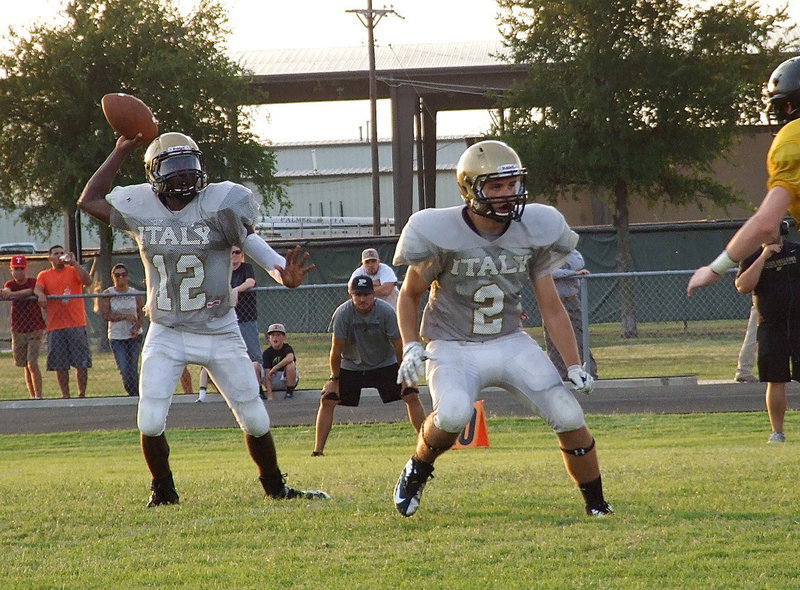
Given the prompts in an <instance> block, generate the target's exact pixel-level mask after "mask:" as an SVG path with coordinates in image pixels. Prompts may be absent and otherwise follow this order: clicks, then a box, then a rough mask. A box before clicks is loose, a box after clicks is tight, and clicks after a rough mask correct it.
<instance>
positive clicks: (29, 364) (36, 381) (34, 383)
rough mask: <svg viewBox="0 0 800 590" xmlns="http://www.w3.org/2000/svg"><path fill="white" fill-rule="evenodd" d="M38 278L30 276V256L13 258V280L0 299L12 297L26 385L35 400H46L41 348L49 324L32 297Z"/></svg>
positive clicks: (16, 349)
mask: <svg viewBox="0 0 800 590" xmlns="http://www.w3.org/2000/svg"><path fill="white" fill-rule="evenodd" d="M35 287H36V279H34V278H33V277H29V276H28V259H27V258H25V257H24V256H12V257H11V280H10V281H8V282H7V283H6V284H5V286H4V287H3V289H2V290H0V298H2V299H10V300H11V349H12V350H13V354H14V364H15V365H16V366H18V367H22V370H23V373H24V377H25V386H26V387H27V388H28V394H29V395H30V397H31V399H42V371H41V370H40V369H39V351H41V349H42V337H43V336H44V329H45V323H44V318H43V317H42V310H41V308H40V307H39V304H38V302H37V301H36V300H35V299H33V298H32V295H33V292H34V289H35Z"/></svg>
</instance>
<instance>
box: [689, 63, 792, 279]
mask: <svg viewBox="0 0 800 590" xmlns="http://www.w3.org/2000/svg"><path fill="white" fill-rule="evenodd" d="M765 96H766V100H767V117H768V118H769V119H770V122H772V120H773V119H774V120H775V121H776V122H777V123H778V124H779V125H782V128H781V129H780V131H778V133H777V134H776V135H775V139H773V140H772V145H771V146H770V148H769V152H767V173H768V174H769V179H768V180H767V194H766V196H765V197H764V200H763V201H761V205H759V207H758V210H757V211H756V212H755V213H754V214H753V215H752V216H751V217H750V219H748V220H747V221H746V222H745V224H744V225H743V226H742V227H741V228H739V230H738V231H737V232H736V233H735V234H734V235H733V237H732V238H731V239H730V241H729V242H728V245H727V246H726V247H725V249H724V250H723V251H722V253H721V254H720V255H719V256H717V258H716V259H715V260H714V261H713V262H712V263H711V264H709V265H708V266H701V267H700V268H698V269H697V270H696V271H695V272H694V274H693V275H692V278H691V279H690V280H689V285H688V287H687V293H688V294H689V295H692V293H694V292H695V291H696V290H697V289H699V288H701V287H707V286H708V285H711V284H713V283H716V282H717V281H718V280H719V279H720V277H722V275H724V274H725V273H727V272H728V271H729V270H730V269H732V268H734V267H736V266H738V265H739V261H741V260H744V259H745V258H747V257H748V256H750V255H751V254H752V253H753V252H755V251H756V250H758V249H759V247H760V246H761V245H762V244H772V243H774V242H776V241H777V240H778V233H779V227H780V223H781V221H782V220H783V218H784V217H785V216H786V214H787V213H789V214H790V215H791V216H792V217H794V218H795V220H797V221H798V222H800V122H798V119H800V56H798V57H793V58H791V59H787V60H786V61H785V62H783V63H782V64H780V65H779V66H778V67H777V68H775V71H773V72H772V75H771V76H770V77H769V80H768V81H767V88H766V91H765Z"/></svg>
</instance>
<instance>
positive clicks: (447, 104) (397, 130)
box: [231, 42, 527, 232]
mask: <svg viewBox="0 0 800 590" xmlns="http://www.w3.org/2000/svg"><path fill="white" fill-rule="evenodd" d="M502 54H503V46H502V45H501V44H499V43H487V42H480V43H476V42H465V43H421V44H412V45H386V46H376V47H375V64H376V65H375V74H376V78H377V82H378V84H377V98H388V99H390V100H391V105H392V106H391V112H392V170H393V187H394V219H395V224H396V229H397V231H398V232H399V230H400V229H401V228H402V227H403V226H404V225H405V223H406V221H407V220H408V218H409V217H410V216H411V212H412V203H411V201H412V193H413V185H412V183H413V182H414V171H413V169H412V161H413V153H414V152H413V150H414V141H415V132H414V127H415V120H416V119H417V118H419V127H420V129H421V138H420V139H421V143H422V158H421V161H422V167H423V177H424V183H423V184H424V186H423V187H421V192H422V193H423V195H424V197H423V199H424V202H425V203H426V206H428V207H434V206H436V195H435V186H436V115H437V113H438V112H439V111H445V110H468V109H491V108H496V107H499V106H500V101H501V100H502V94H503V90H504V89H506V88H508V87H509V85H511V84H512V83H513V82H514V81H515V80H518V79H520V78H524V77H525V76H526V72H527V66H524V65H520V64H514V63H508V62H507V61H505V60H503V59H501V57H500V56H501V55H502ZM231 58H232V59H234V60H236V61H237V62H238V63H239V64H241V65H242V66H243V67H244V68H246V69H247V70H248V71H249V72H250V76H251V78H250V84H251V87H252V88H253V89H254V90H256V91H258V92H254V93H253V95H252V96H253V98H250V99H248V100H249V101H251V102H252V103H261V104H282V103H297V102H319V101H334V100H366V99H368V98H369V66H368V52H367V47H366V46H361V47H338V48H323V49H283V50H257V51H243V52H238V53H232V54H231ZM256 97H266V98H256Z"/></svg>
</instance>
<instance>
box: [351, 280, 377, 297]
mask: <svg viewBox="0 0 800 590" xmlns="http://www.w3.org/2000/svg"><path fill="white" fill-rule="evenodd" d="M349 291H350V292H351V293H358V294H359V295H368V294H369V293H373V292H374V291H375V286H374V285H373V284H372V279H371V278H369V277H368V276H366V275H359V276H357V277H353V280H352V281H350V289H349Z"/></svg>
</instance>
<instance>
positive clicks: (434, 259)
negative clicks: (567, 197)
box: [393, 204, 578, 342]
mask: <svg viewBox="0 0 800 590" xmlns="http://www.w3.org/2000/svg"><path fill="white" fill-rule="evenodd" d="M463 211H464V207H462V206H458V207H449V208H446V209H423V210H422V211H418V212H417V213H415V214H414V215H412V216H411V218H410V219H409V220H408V223H407V224H406V226H405V227H404V228H403V232H402V234H401V235H400V240H399V242H398V243H397V249H396V251H395V256H394V261H393V262H394V265H395V266H399V265H402V264H408V265H410V266H413V267H414V268H415V269H416V270H417V272H419V274H420V275H421V276H422V278H424V279H425V280H426V281H428V282H430V283H431V292H430V295H429V297H428V304H427V305H426V306H425V311H424V313H423V317H422V326H421V330H420V331H421V334H422V337H423V338H425V339H426V340H465V341H473V342H474V341H479V342H484V341H487V340H492V339H494V338H498V337H500V336H504V335H506V334H510V333H512V332H514V331H517V330H521V329H522V320H521V318H520V316H521V314H522V304H521V300H522V287H523V285H524V283H525V282H526V281H530V280H532V279H536V278H539V277H542V276H544V275H547V274H550V273H551V272H552V271H553V270H554V269H556V268H558V267H560V266H561V265H562V264H563V263H564V260H565V259H566V257H567V256H568V255H569V253H570V252H571V251H572V250H573V249H574V248H575V246H576V245H577V243H578V235H577V234H576V233H575V232H573V231H572V230H571V229H570V228H569V226H568V225H567V222H566V220H565V219H564V216H563V215H561V213H559V212H558V211H557V210H556V209H554V208H553V207H549V206H547V205H540V204H530V205H527V206H526V207H525V212H524V214H523V216H522V219H521V220H520V221H518V222H516V221H513V222H511V224H510V225H509V227H508V229H507V230H506V232H505V233H504V234H503V235H501V236H499V237H497V238H496V239H493V240H488V239H486V238H483V237H482V236H480V235H479V234H477V233H476V232H475V231H474V230H473V229H472V228H471V227H470V226H469V225H468V224H467V221H466V220H465V219H464V215H465V213H462V212H463Z"/></svg>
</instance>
